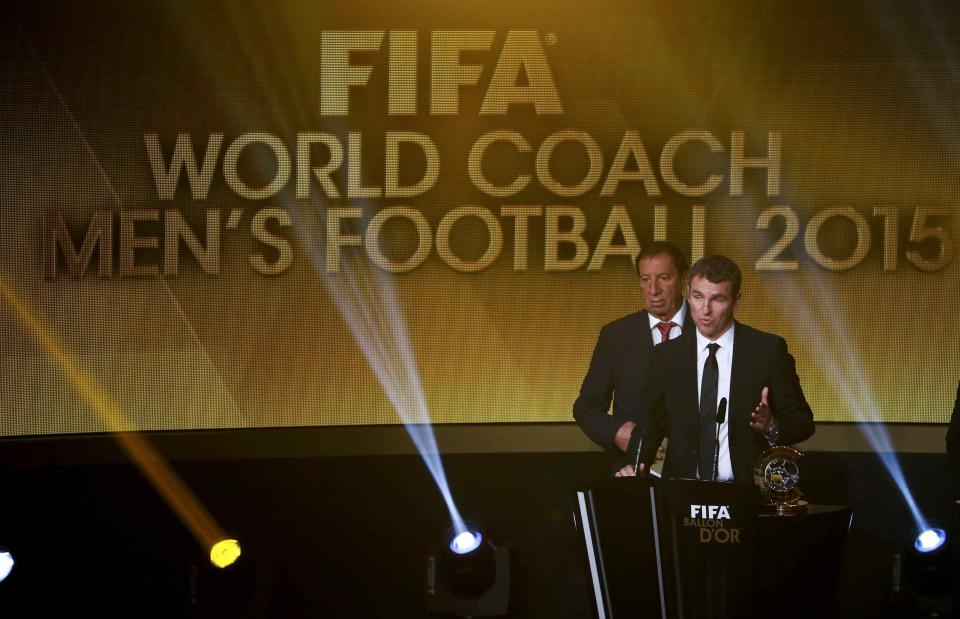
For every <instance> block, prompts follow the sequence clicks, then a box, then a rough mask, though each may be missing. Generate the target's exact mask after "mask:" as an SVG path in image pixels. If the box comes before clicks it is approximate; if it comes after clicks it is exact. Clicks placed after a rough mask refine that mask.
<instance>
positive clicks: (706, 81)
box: [0, 0, 960, 436]
mask: <svg viewBox="0 0 960 619" xmlns="http://www.w3.org/2000/svg"><path fill="white" fill-rule="evenodd" d="M921 8H922V10H921ZM957 30H958V22H957V19H956V12H955V10H954V7H953V5H952V3H936V2H932V3H923V4H922V7H920V8H918V7H917V6H913V5H904V4H901V3H892V2H882V1H881V2H845V3H832V2H815V3H809V2H807V3H799V4H798V3H786V4H784V3H767V2H753V1H740V2H734V3H714V2H684V3H679V4H678V3H675V2H636V1H623V2H612V1H602V2H593V3H583V2H569V1H560V2H551V3H543V2H535V1H530V0H515V1H513V2H509V3H493V2H473V3H462V2H447V1H439V0H438V1H433V2H426V1H424V2H406V1H405V2H394V3H384V2H367V1H363V0H359V1H352V2H309V3H308V2H292V1H281V2H271V3H241V4H237V3H234V2H222V3H221V2H213V1H204V2H191V3H185V2H152V3H142V2H102V1H99V2H75V3H63V2H56V3H52V2H43V1H30V2H8V3H5V5H4V7H3V8H2V9H0V58H2V60H0V63H2V68H0V143H2V149H0V200H2V209H3V223H2V226H0V235H2V249H0V261H2V262H0V283H2V292H3V297H2V303H0V325H2V328H0V435H3V436H26V435H47V434H61V433H63V434H67V433H87V432H104V431H111V430H118V429H133V430H170V429H199V428H256V427H271V426H327V425H330V426H335V425H363V424H393V423H397V422H399V421H402V420H404V419H413V420H417V421H425V420H427V418H428V416H429V418H432V420H433V421H435V422H438V423H463V422H470V423H491V422H554V421H569V420H570V408H571V404H572V402H573V400H574V399H575V397H576V394H577V390H578V387H579V384H580V381H581V379H582V377H583V374H584V372H585V370H586V367H587V363H588V360H589V357H590V353H591V350H592V347H593V344H594V341H595V338H596V335H597V332H598V330H599V328H600V326H601V325H602V324H604V323H605V322H607V321H609V320H611V319H613V318H616V317H618V316H621V315H623V314H626V313H628V312H631V311H635V310H636V309H638V308H639V307H640V305H641V299H640V295H639V291H638V288H637V285H636V281H635V276H634V274H633V272H632V269H631V260H630V257H631V256H632V255H633V254H635V253H636V252H637V251H638V250H639V249H640V248H641V247H642V246H643V245H644V244H646V243H648V242H650V241H651V240H653V239H668V240H671V241H674V242H676V243H677V244H679V245H680V246H681V247H682V248H683V249H684V250H685V251H688V252H689V253H690V254H691V256H692V257H693V258H698V257H700V256H701V255H704V254H705V253H723V254H727V255H729V256H731V257H733V258H734V259H735V260H737V261H738V262H739V263H740V264H741V266H742V267H743V269H744V272H745V285H744V290H743V298H742V301H741V306H740V309H739V313H738V316H739V317H740V318H741V319H742V320H744V321H745V322H747V323H750V324H753V325H756V326H758V327H760V328H762V329H766V330H770V331H774V332H777V333H779V334H782V335H784V336H785V337H786V338H787V340H788V342H789V344H790V347H791V350H792V352H793V353H794V355H795V356H796V358H797V361H798V368H799V372H800V375H801V378H802V381H803V383H804V386H805V389H806V392H807V394H808V396H809V399H810V401H811V404H812V406H813V409H814V411H815V413H816V417H817V420H818V421H855V420H858V419H861V418H866V419H870V420H883V421H888V422H943V421H946V416H947V414H948V411H949V409H950V407H951V404H952V399H953V394H954V389H955V385H956V381H957V375H958V362H957V360H958V353H957V347H958V343H960V336H958V329H957V328H956V324H955V321H956V317H957V315H958V305H960V300H958V299H960V295H958V292H960V290H958V289H960V285H958V281H960V280H958V267H957V258H956V242H957V237H958V221H957V219H958V218H957V204H958V200H960V184H958V183H957V172H958V157H960V139H958V135H957V127H958V126H960V122H958V121H960V118H958V113H957V105H956V102H957V100H960V62H958V51H960V50H958V47H957V41H958V40H960V37H958V34H960V33H958V32H957Z"/></svg>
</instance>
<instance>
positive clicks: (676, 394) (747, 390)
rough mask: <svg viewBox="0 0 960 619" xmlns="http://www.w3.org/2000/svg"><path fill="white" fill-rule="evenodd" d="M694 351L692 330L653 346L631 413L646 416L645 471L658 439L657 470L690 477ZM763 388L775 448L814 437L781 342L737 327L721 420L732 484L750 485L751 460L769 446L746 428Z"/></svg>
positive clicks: (695, 402)
mask: <svg viewBox="0 0 960 619" xmlns="http://www.w3.org/2000/svg"><path fill="white" fill-rule="evenodd" d="M696 346H697V338H696V334H695V331H694V330H693V329H691V330H689V331H684V333H683V335H681V336H680V337H678V338H677V339H675V340H671V341H669V342H667V343H665V344H664V345H662V346H657V348H656V349H655V350H654V353H653V359H652V361H651V363H650V366H649V369H648V376H647V380H646V381H645V389H644V392H643V394H642V395H641V396H640V400H639V404H638V408H637V411H636V415H637V416H638V418H643V417H649V425H648V428H647V432H646V435H645V436H644V438H643V448H642V450H641V453H640V461H641V462H644V463H646V464H647V466H649V465H650V463H651V462H653V459H654V455H655V454H656V450H657V446H658V445H659V444H660V441H661V440H662V439H663V437H664V436H666V437H667V438H668V439H669V441H670V443H669V447H668V449H667V457H666V461H665V462H664V463H663V476H664V477H684V478H690V479H694V478H696V476H697V456H698V450H699V436H700V434H699V432H700V430H699V408H700V407H699V399H698V396H697V351H696ZM764 387H769V388H770V392H769V396H768V399H769V402H770V408H771V411H772V412H773V415H774V417H775V418H776V420H777V422H778V423H779V424H780V436H779V439H778V441H777V442H778V444H781V445H786V444H790V443H797V442H799V441H802V440H805V439H807V438H809V437H810V436H811V435H812V434H813V430H814V426H813V412H812V411H811V410H810V405H809V404H807V400H806V398H805V397H804V395H803V389H802V388H801V387H800V379H799V378H798V377H797V371H796V365H795V363H794V360H793V357H792V356H791V355H790V353H789V352H787V343H786V342H785V341H784V339H783V338H782V337H780V336H777V335H773V334H771V333H764V332H763V331H758V330H756V329H754V328H752V327H748V326H747V325H744V324H740V323H736V330H735V331H734V336H733V363H732V366H731V373H730V399H729V406H728V408H727V415H728V420H729V421H728V424H729V425H728V429H729V433H728V441H729V445H730V461H731V465H732V468H733V479H734V481H737V482H751V481H752V480H753V467H754V464H755V463H756V460H757V458H758V457H759V455H760V453H761V452H763V450H765V449H767V448H769V447H770V445H769V443H768V442H767V440H766V439H765V438H764V437H763V436H761V435H760V434H759V433H758V432H755V431H754V430H753V429H751V428H750V426H749V424H750V415H751V414H752V413H753V411H754V409H755V408H756V406H757V404H759V403H760V392H761V391H762V390H763V388H764Z"/></svg>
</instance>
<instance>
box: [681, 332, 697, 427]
mask: <svg viewBox="0 0 960 619" xmlns="http://www.w3.org/2000/svg"><path fill="white" fill-rule="evenodd" d="M683 333H684V336H683V337H684V340H685V341H684V342H683V354H682V355H681V356H680V376H681V387H682V390H681V393H683V394H685V395H684V401H683V403H682V408H681V410H685V411H687V410H688V411H690V414H691V415H693V419H694V427H698V425H697V424H698V423H699V421H698V420H699V418H700V401H699V399H698V397H697V394H698V393H699V386H698V385H697V336H696V334H695V333H694V329H691V330H689V331H684V332H683Z"/></svg>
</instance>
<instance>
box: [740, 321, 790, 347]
mask: <svg viewBox="0 0 960 619" xmlns="http://www.w3.org/2000/svg"><path fill="white" fill-rule="evenodd" d="M733 337H734V342H736V341H738V340H739V341H741V342H746V343H749V344H750V345H751V346H764V347H766V346H778V345H780V344H781V343H783V344H786V340H784V339H783V337H782V336H779V335H777V334H776V333H770V332H768V331H761V330H760V329H757V328H756V327H751V326H750V325H746V324H743V323H742V322H738V323H737V326H736V331H735V332H734V336H733Z"/></svg>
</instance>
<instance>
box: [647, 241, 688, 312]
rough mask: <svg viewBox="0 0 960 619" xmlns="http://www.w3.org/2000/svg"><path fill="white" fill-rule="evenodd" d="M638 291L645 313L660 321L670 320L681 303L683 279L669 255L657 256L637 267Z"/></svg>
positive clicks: (649, 258)
mask: <svg viewBox="0 0 960 619" xmlns="http://www.w3.org/2000/svg"><path fill="white" fill-rule="evenodd" d="M637 275H639V277H640V290H641V292H642V293H643V304H644V306H646V308H647V311H648V312H650V313H651V314H653V315H654V316H656V317H657V318H659V319H660V320H670V319H671V318H673V315H674V314H676V313H677V310H679V309H680V305H681V304H682V303H683V277H684V274H683V273H680V272H679V271H677V267H676V266H675V265H674V264H673V259H672V258H670V255H669V254H657V255H655V256H649V257H647V258H644V259H643V260H641V261H640V265H639V266H638V267H637Z"/></svg>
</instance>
